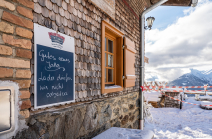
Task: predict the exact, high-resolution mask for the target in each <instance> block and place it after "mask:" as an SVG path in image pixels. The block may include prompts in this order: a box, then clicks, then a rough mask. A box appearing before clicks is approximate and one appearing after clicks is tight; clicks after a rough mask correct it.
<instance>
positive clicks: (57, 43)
mask: <svg viewBox="0 0 212 139" xmlns="http://www.w3.org/2000/svg"><path fill="white" fill-rule="evenodd" d="M74 101H75V42H74V38H73V37H70V36H67V35H65V34H62V33H57V32H56V31H54V30H52V29H49V28H46V27H43V26H40V25H38V24H36V23H34V108H35V109H38V108H45V107H51V106H55V105H64V104H66V103H71V102H74Z"/></svg>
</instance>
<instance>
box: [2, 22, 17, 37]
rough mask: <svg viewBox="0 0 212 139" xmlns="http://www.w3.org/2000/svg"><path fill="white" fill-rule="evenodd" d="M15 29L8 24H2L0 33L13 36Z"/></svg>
mask: <svg viewBox="0 0 212 139" xmlns="http://www.w3.org/2000/svg"><path fill="white" fill-rule="evenodd" d="M13 30H14V27H13V26H12V25H10V24H8V23H6V22H3V21H2V22H0V31H2V32H5V33H11V34H13Z"/></svg>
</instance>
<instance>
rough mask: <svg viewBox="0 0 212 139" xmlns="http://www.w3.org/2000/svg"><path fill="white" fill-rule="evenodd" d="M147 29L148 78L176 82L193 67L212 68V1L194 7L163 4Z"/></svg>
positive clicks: (146, 69)
mask: <svg viewBox="0 0 212 139" xmlns="http://www.w3.org/2000/svg"><path fill="white" fill-rule="evenodd" d="M149 16H153V17H155V22H154V23H153V27H152V30H146V31H145V55H146V56H147V57H148V58H149V64H146V65H145V79H146V80H147V79H151V78H152V79H156V80H157V81H172V80H174V79H176V78H178V77H180V76H181V75H183V74H185V73H189V72H190V69H191V68H193V69H197V70H206V71H207V70H210V69H212V39H211V38H212V0H199V3H198V5H197V6H196V7H195V8H193V7H175V6H160V7H158V8H156V9H154V10H152V11H151V12H149V13H148V14H146V18H147V17H149Z"/></svg>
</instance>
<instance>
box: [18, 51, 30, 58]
mask: <svg viewBox="0 0 212 139" xmlns="http://www.w3.org/2000/svg"><path fill="white" fill-rule="evenodd" d="M16 56H18V57H23V58H28V59H31V58H32V52H31V51H30V50H24V49H16Z"/></svg>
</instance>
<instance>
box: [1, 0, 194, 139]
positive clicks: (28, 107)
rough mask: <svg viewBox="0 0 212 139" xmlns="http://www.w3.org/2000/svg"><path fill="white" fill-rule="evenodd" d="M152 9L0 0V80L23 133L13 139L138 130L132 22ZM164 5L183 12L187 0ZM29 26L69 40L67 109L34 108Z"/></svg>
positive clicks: (136, 36) (84, 1)
mask: <svg viewBox="0 0 212 139" xmlns="http://www.w3.org/2000/svg"><path fill="white" fill-rule="evenodd" d="M158 1H159V0H0V80H1V81H6V80H9V81H12V82H16V83H18V85H19V87H20V89H19V90H20V93H21V95H20V102H21V103H20V104H21V105H20V115H21V117H19V118H22V119H25V120H26V124H27V125H28V126H29V127H28V129H26V130H24V131H21V132H18V133H17V135H15V137H14V138H32V139H37V138H40V137H42V138H55V139H56V138H58V139H59V138H91V137H94V136H96V135H97V134H99V133H101V132H102V131H105V130H106V129H108V128H110V127H125V128H135V129H138V128H139V115H140V105H139V104H140V98H139V96H140V95H139V82H140V79H139V77H140V56H141V50H140V44H141V39H140V38H141V37H140V35H141V33H140V32H141V30H140V29H141V27H140V19H139V18H140V15H141V14H142V12H143V11H144V10H145V9H147V8H149V7H150V6H151V5H153V4H155V3H156V2H158ZM164 5H172V6H190V5H191V0H178V1H176V0H169V1H168V2H167V3H165V4H164ZM33 23H36V24H38V25H40V26H43V27H46V28H49V29H52V30H54V31H56V32H59V33H62V34H65V35H67V36H70V37H73V38H74V42H75V46H72V47H74V48H75V55H74V58H75V69H74V70H75V75H74V76H75V102H71V103H66V104H62V105H54V106H51V107H45V108H39V109H36V108H35V104H34V102H35V101H34V98H35V94H36V93H35V91H34V90H35V88H34V84H35V83H34V77H35V76H34V75H35V71H34V65H35V60H34V55H35V50H34V43H35V42H34V37H33V36H34V31H35V30H34V28H33V27H34V24H33ZM123 46H125V47H124V49H122V47H123ZM145 60H146V62H148V58H145ZM129 75H130V76H129ZM123 76H124V78H123ZM111 86H116V87H111ZM117 86H118V87H117ZM37 99H39V98H37Z"/></svg>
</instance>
